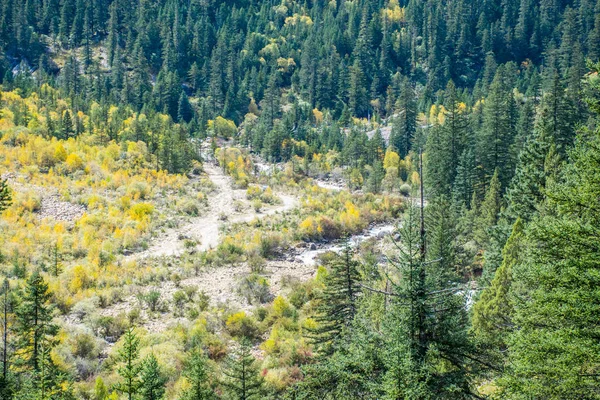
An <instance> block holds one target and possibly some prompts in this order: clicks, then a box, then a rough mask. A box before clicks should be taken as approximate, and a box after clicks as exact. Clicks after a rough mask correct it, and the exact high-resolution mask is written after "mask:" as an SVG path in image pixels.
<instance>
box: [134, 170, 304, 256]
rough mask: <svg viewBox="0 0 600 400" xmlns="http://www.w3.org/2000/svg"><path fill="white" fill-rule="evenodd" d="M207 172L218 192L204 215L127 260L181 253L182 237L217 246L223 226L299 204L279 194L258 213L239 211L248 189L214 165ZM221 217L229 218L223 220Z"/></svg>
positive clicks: (206, 246) (202, 245) (200, 247)
mask: <svg viewBox="0 0 600 400" xmlns="http://www.w3.org/2000/svg"><path fill="white" fill-rule="evenodd" d="M204 171H205V172H206V174H207V175H208V177H209V179H210V180H211V181H212V182H213V183H214V184H215V186H216V192H213V193H211V194H210V195H209V200H208V210H207V211H206V213H205V215H203V216H201V217H195V218H192V219H191V221H190V222H189V223H187V224H185V225H184V226H181V227H178V228H172V229H168V230H167V231H166V232H165V233H164V234H162V235H161V236H160V237H158V238H156V239H154V241H153V244H152V245H151V246H150V248H148V249H147V250H145V251H142V252H139V253H136V254H133V255H131V256H129V257H127V258H126V259H142V258H146V257H160V256H176V255H179V254H181V253H183V251H184V250H185V249H184V245H183V240H181V238H187V239H191V240H196V241H198V243H199V244H198V246H197V250H200V251H206V250H209V249H211V248H215V247H217V246H218V244H219V231H220V228H221V226H223V225H226V224H233V223H240V222H249V221H252V220H253V219H255V218H262V217H264V216H267V215H272V214H275V213H278V212H285V211H288V210H291V209H293V208H294V207H296V206H297V205H298V204H299V202H298V200H297V199H296V198H295V197H292V196H289V195H284V194H281V193H278V194H277V195H278V197H279V198H280V199H281V200H282V204H280V205H277V206H274V207H270V208H265V209H264V210H262V211H261V212H259V213H257V212H256V211H254V209H252V208H251V207H247V208H248V210H245V211H242V212H237V211H236V210H235V206H234V203H235V202H236V201H240V202H242V203H248V202H247V201H246V191H245V190H243V189H233V188H232V180H231V178H230V177H229V176H227V175H225V174H224V173H223V171H222V170H221V169H220V168H218V167H216V166H214V165H212V164H208V163H206V164H204ZM222 216H224V217H226V219H222Z"/></svg>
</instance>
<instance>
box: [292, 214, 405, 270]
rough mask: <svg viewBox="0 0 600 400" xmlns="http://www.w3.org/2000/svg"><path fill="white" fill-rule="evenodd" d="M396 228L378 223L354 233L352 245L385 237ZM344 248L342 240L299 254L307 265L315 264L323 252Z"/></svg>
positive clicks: (300, 258) (351, 239)
mask: <svg viewBox="0 0 600 400" xmlns="http://www.w3.org/2000/svg"><path fill="white" fill-rule="evenodd" d="M395 229H396V225H394V224H391V223H388V224H384V225H377V226H374V227H372V228H369V229H367V230H366V231H364V232H363V233H360V234H357V235H353V236H352V237H351V238H350V246H352V247H357V246H358V245H359V244H360V243H362V242H364V241H365V240H367V239H370V238H384V237H386V236H388V235H390V234H391V233H392V232H393V231H394V230H395ZM343 248H344V246H343V244H342V243H340V242H334V243H329V244H326V245H325V246H323V247H321V248H318V249H315V250H306V251H304V252H303V253H301V254H300V255H298V257H297V258H298V259H299V260H302V262H304V264H306V265H315V264H316V260H317V257H318V256H319V255H321V254H323V253H327V252H328V251H336V252H338V251H341V250H342V249H343Z"/></svg>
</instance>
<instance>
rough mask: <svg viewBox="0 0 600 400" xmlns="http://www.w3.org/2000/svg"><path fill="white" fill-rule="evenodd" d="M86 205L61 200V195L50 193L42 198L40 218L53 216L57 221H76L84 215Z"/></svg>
mask: <svg viewBox="0 0 600 400" xmlns="http://www.w3.org/2000/svg"><path fill="white" fill-rule="evenodd" d="M84 213H85V207H84V206H82V205H80V204H73V203H69V202H66V201H61V200H60V196H59V195H57V194H55V195H50V196H45V197H43V198H42V202H41V206H40V211H39V215H38V217H39V219H44V218H47V217H52V218H54V219H55V220H57V221H67V222H71V221H75V220H77V219H79V218H81V217H82V216H83V214H84Z"/></svg>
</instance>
